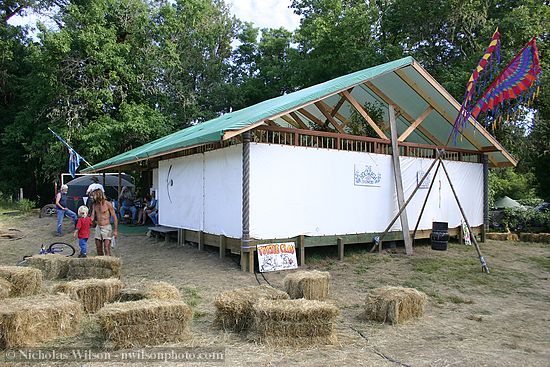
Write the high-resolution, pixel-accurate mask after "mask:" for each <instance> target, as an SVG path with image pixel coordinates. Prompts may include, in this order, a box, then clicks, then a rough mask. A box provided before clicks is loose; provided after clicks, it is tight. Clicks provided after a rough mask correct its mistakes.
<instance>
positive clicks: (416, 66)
mask: <svg viewBox="0 0 550 367" xmlns="http://www.w3.org/2000/svg"><path fill="white" fill-rule="evenodd" d="M411 66H412V67H413V68H414V69H415V70H416V71H417V72H418V73H419V74H420V75H422V76H423V77H424V79H426V80H427V81H428V83H430V84H431V85H432V86H433V87H434V88H435V89H437V91H438V92H439V93H441V95H442V96H443V97H445V99H447V100H448V101H449V102H450V103H451V104H452V105H453V106H454V108H455V109H456V113H457V114H458V111H460V104H459V103H458V102H457V101H456V99H454V97H453V96H452V95H451V94H450V93H449V92H447V90H445V88H443V87H442V86H441V84H439V83H438V82H437V80H435V79H434V78H433V76H431V75H430V74H429V73H428V72H427V71H426V70H424V68H423V67H422V66H420V64H418V63H417V62H416V61H414V62H413V63H412V65H411ZM398 71H399V72H400V73H398V75H399V74H403V75H405V74H404V73H403V72H402V70H398ZM396 72H397V71H396ZM400 76H401V75H400ZM469 121H470V122H471V123H472V125H474V127H475V128H476V129H477V130H478V131H479V132H480V133H481V134H482V135H483V136H484V137H485V138H486V139H487V140H489V141H490V142H491V144H493V145H494V146H496V147H498V148H499V151H500V152H501V153H502V154H503V155H504V156H505V157H506V159H508V160H509V161H510V163H512V165H514V166H516V165H517V163H518V161H517V160H516V159H514V157H512V156H511V155H510V153H508V151H506V149H504V147H503V146H502V145H501V144H500V143H499V142H498V141H497V140H496V139H495V138H494V137H493V136H492V135H491V134H489V132H488V131H487V130H485V128H484V127H483V126H481V125H480V124H479V122H477V121H476V120H475V119H474V118H473V117H471V116H470V118H469ZM450 122H451V123H452V124H454V119H452V121H450Z"/></svg>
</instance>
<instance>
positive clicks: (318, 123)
mask: <svg viewBox="0 0 550 367" xmlns="http://www.w3.org/2000/svg"><path fill="white" fill-rule="evenodd" d="M298 111H300V113H301V114H302V115H304V116H305V117H307V118H308V119H310V120H311V121H312V122H314V123H316V124H317V125H319V126H321V127H325V124H324V123H323V121H321V120H320V119H318V118H317V117H316V116H315V115H314V114H312V113H311V112H309V111H308V110H306V109H305V108H300V109H299V110H298Z"/></svg>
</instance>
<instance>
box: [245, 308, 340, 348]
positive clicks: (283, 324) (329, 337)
mask: <svg viewBox="0 0 550 367" xmlns="http://www.w3.org/2000/svg"><path fill="white" fill-rule="evenodd" d="M253 312H254V313H253V316H254V324H253V327H252V329H253V331H254V332H255V337H256V338H257V339H258V340H259V341H261V342H267V343H273V344H293V345H295V344H302V343H306V344H334V343H336V341H337V337H336V333H335V321H336V317H337V316H338V315H339V313H340V311H339V310H338V308H337V307H336V306H334V305H332V304H330V303H326V302H322V301H317V300H307V299H303V298H301V299H293V300H265V299H264V300H260V301H258V302H257V303H256V304H255V305H254V306H253Z"/></svg>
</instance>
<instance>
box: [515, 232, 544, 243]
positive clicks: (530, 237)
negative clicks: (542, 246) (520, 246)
mask: <svg viewBox="0 0 550 367" xmlns="http://www.w3.org/2000/svg"><path fill="white" fill-rule="evenodd" d="M520 239H521V240H522V241H523V242H544V243H550V233H521V234H520Z"/></svg>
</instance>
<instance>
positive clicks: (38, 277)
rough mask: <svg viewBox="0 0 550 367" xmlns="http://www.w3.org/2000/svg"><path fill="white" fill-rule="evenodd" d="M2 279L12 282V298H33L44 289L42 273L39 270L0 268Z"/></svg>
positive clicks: (21, 267)
mask: <svg viewBox="0 0 550 367" xmlns="http://www.w3.org/2000/svg"><path fill="white" fill-rule="evenodd" d="M0 278H2V279H5V280H7V281H8V282H10V284H11V291H10V297H23V296H31V295H33V294H37V293H38V292H40V290H41V289H42V272H41V271H40V270H38V269H33V268H27V267H24V266H0Z"/></svg>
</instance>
